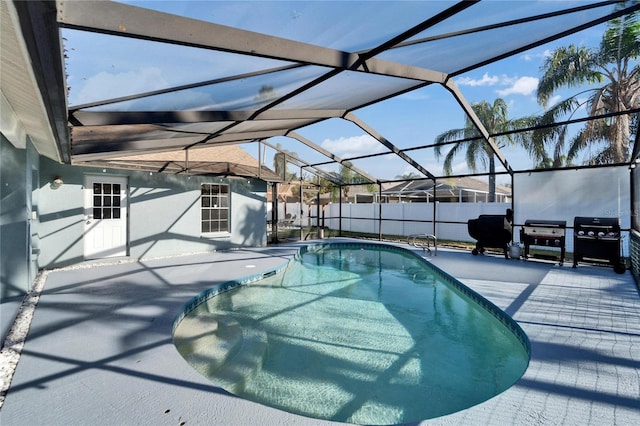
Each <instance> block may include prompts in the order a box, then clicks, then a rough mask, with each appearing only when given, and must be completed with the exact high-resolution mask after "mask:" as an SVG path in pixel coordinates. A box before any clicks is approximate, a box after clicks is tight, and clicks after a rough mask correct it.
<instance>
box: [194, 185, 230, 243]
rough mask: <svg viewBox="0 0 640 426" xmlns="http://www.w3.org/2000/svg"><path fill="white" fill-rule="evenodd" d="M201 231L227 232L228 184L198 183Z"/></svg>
mask: <svg viewBox="0 0 640 426" xmlns="http://www.w3.org/2000/svg"><path fill="white" fill-rule="evenodd" d="M200 192H201V195H200V199H201V207H200V208H201V211H202V221H201V223H202V233H203V234H207V233H212V232H229V185H220V184H212V183H203V184H202V185H200Z"/></svg>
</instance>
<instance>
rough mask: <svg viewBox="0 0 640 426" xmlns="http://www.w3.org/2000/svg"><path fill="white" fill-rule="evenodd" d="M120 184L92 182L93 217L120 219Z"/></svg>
mask: <svg viewBox="0 0 640 426" xmlns="http://www.w3.org/2000/svg"><path fill="white" fill-rule="evenodd" d="M120 197H121V192H120V184H117V183H102V182H94V184H93V218H94V219H101V220H102V219H120V208H121V206H120Z"/></svg>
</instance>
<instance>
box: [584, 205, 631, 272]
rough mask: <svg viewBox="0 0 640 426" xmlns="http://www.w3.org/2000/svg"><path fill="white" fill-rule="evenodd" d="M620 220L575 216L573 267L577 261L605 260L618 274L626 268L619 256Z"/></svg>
mask: <svg viewBox="0 0 640 426" xmlns="http://www.w3.org/2000/svg"><path fill="white" fill-rule="evenodd" d="M620 242H621V234H620V222H619V220H618V218H615V217H575V218H574V222H573V267H574V268H575V267H576V266H577V265H578V262H582V261H585V260H586V261H588V262H606V263H609V264H610V265H612V266H613V269H614V271H616V272H617V273H619V274H622V273H624V271H625V270H626V267H625V265H624V264H623V263H622V261H621V258H620Z"/></svg>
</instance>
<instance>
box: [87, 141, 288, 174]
mask: <svg viewBox="0 0 640 426" xmlns="http://www.w3.org/2000/svg"><path fill="white" fill-rule="evenodd" d="M76 164H83V163H76ZM86 165H91V166H95V165H96V162H95V161H92V162H91V163H87V164H86ZM101 165H103V166H105V167H114V168H125V169H135V170H145V171H153V172H157V173H175V174H187V173H188V174H191V175H217V176H239V177H249V178H260V179H262V180H265V181H269V182H280V181H281V180H282V178H281V177H280V176H278V175H277V174H276V173H275V172H274V171H273V170H271V169H269V168H268V167H265V166H264V165H262V166H261V167H260V166H259V162H258V160H256V159H255V158H254V157H252V156H251V155H250V154H249V153H248V152H247V151H245V150H244V149H242V148H241V147H240V146H238V145H219V146H208V147H203V148H191V149H190V150H189V151H188V158H187V153H186V151H185V150H183V149H181V150H178V151H164V152H154V153H149V154H139V155H129V156H124V157H115V158H111V159H107V160H103V161H102V162H101Z"/></svg>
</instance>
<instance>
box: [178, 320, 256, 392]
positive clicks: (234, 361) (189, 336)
mask: <svg viewBox="0 0 640 426" xmlns="http://www.w3.org/2000/svg"><path fill="white" fill-rule="evenodd" d="M212 336H215V339H214V341H213V342H212V341H211V338H212ZM173 342H174V345H175V346H176V348H177V349H178V352H180V354H181V355H182V357H183V358H185V360H187V361H188V362H189V363H190V364H191V365H192V366H193V367H194V368H195V369H196V370H197V371H198V372H200V373H201V374H203V375H205V376H206V377H215V378H216V383H218V385H219V386H220V387H222V388H223V389H225V390H227V391H229V392H232V393H234V392H240V391H242V390H243V388H244V386H245V385H246V383H247V382H248V381H249V380H250V379H251V378H252V377H253V376H254V375H255V374H256V373H257V372H258V371H260V369H261V368H262V360H263V359H264V352H265V351H266V348H267V335H266V333H265V332H263V331H261V330H259V329H257V328H256V327H251V326H250V325H248V324H241V323H240V322H238V321H237V320H236V319H234V318H232V317H230V316H228V315H224V316H223V315H220V316H214V317H208V318H207V317H202V316H188V317H185V318H183V319H182V321H181V323H180V325H179V326H178V327H176V329H175V331H174V336H173Z"/></svg>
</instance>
